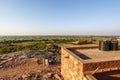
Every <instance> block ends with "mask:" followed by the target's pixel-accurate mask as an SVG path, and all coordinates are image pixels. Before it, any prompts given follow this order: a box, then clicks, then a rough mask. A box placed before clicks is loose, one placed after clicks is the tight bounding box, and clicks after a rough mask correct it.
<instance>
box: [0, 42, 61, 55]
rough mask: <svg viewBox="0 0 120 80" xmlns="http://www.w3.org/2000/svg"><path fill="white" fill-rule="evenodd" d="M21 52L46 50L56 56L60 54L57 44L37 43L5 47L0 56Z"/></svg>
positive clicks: (0, 50) (0, 49) (0, 51)
mask: <svg viewBox="0 0 120 80" xmlns="http://www.w3.org/2000/svg"><path fill="white" fill-rule="evenodd" d="M21 50H45V51H51V52H53V53H54V54H57V53H59V50H60V48H59V47H58V46H56V45H55V44H49V45H48V44H45V43H43V42H36V43H32V44H30V45H26V46H21V45H7V46H5V47H2V48H0V54H4V53H11V52H16V51H21Z"/></svg>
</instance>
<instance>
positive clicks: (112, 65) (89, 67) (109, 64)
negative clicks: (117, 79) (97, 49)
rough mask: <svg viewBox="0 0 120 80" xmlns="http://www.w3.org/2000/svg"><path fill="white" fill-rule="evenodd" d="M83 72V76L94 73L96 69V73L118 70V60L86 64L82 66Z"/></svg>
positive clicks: (119, 65)
mask: <svg viewBox="0 0 120 80" xmlns="http://www.w3.org/2000/svg"><path fill="white" fill-rule="evenodd" d="M83 66H84V68H83V72H84V73H85V74H88V73H92V72H94V71H95V70H96V69H97V68H98V67H99V69H98V70H97V71H96V73H97V72H104V71H111V70H118V69H120V60H115V61H104V62H96V63H86V64H84V65H83Z"/></svg>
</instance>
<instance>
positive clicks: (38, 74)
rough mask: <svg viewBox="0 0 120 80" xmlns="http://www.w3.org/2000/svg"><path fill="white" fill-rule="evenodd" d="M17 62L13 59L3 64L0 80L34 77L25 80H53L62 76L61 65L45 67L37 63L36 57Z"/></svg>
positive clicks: (21, 79)
mask: <svg viewBox="0 0 120 80" xmlns="http://www.w3.org/2000/svg"><path fill="white" fill-rule="evenodd" d="M19 57H20V56H19ZM19 57H18V58H19ZM15 60H16V61H15ZM15 60H14V59H11V60H10V61H8V62H7V63H5V64H3V66H2V68H0V80H24V77H25V76H26V77H30V76H31V77H34V78H31V79H25V80H53V78H55V76H54V75H55V74H58V75H60V70H61V66H60V63H55V64H52V65H49V66H44V65H43V64H42V63H41V64H38V63H37V58H36V57H33V58H27V57H25V58H24V59H22V60H21V59H17V58H16V59H15ZM23 62H24V63H23Z"/></svg>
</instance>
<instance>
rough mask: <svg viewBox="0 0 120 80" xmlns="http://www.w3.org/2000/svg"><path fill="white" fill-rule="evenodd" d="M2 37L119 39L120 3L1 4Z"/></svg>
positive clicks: (26, 0) (0, 0)
mask: <svg viewBox="0 0 120 80" xmlns="http://www.w3.org/2000/svg"><path fill="white" fill-rule="evenodd" d="M0 35H120V0H0Z"/></svg>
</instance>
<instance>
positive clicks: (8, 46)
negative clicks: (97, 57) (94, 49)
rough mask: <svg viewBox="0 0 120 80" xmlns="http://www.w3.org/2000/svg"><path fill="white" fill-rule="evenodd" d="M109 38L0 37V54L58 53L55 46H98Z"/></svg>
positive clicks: (57, 48)
mask: <svg viewBox="0 0 120 80" xmlns="http://www.w3.org/2000/svg"><path fill="white" fill-rule="evenodd" d="M109 38H111V37H92V36H1V37H0V54H4V53H10V52H15V51H20V50H45V51H51V52H54V53H55V55H56V54H57V53H59V50H60V48H59V47H58V46H57V44H63V43H65V44H70V43H71V44H89V43H96V44H98V41H99V40H103V39H109Z"/></svg>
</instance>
